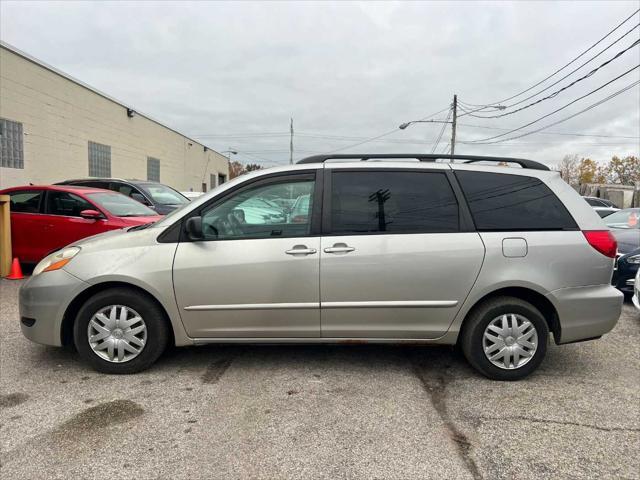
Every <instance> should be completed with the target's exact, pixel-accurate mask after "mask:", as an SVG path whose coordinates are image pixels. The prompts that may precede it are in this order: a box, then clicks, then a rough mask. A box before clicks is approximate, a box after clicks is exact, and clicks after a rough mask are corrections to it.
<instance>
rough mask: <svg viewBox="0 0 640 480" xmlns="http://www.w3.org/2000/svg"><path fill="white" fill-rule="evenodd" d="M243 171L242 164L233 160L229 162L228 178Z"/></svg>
mask: <svg viewBox="0 0 640 480" xmlns="http://www.w3.org/2000/svg"><path fill="white" fill-rule="evenodd" d="M243 173H245V169H244V165H243V164H241V163H240V162H238V161H237V160H234V161H233V162H229V179H232V178H236V177H239V176H240V175H242V174H243Z"/></svg>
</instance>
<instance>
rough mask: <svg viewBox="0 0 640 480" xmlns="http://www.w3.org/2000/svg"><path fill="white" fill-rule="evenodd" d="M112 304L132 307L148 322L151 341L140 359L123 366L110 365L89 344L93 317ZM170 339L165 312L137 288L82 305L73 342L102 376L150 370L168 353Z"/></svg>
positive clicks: (105, 294) (113, 292)
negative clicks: (165, 351) (88, 333)
mask: <svg viewBox="0 0 640 480" xmlns="http://www.w3.org/2000/svg"><path fill="white" fill-rule="evenodd" d="M109 305H124V306H126V307H129V308H132V309H133V310H135V311H136V312H138V313H139V314H140V316H141V317H142V318H143V319H144V322H145V324H146V327H147V340H146V343H145V345H144V347H143V349H142V351H141V352H140V353H139V354H138V356H137V357H135V358H132V359H131V360H129V361H126V362H123V363H114V362H109V361H108V360H105V359H103V358H101V357H100V356H98V355H97V354H96V353H95V352H94V351H93V350H92V349H91V345H90V344H89V339H88V336H87V329H88V326H89V321H90V320H91V317H92V316H93V315H94V314H95V313H96V312H98V311H99V310H100V309H101V308H104V307H108V306H109ZM168 339H169V327H168V321H167V319H166V317H165V314H164V312H163V310H162V309H161V308H160V306H158V304H157V303H156V302H155V301H154V300H153V299H152V298H150V297H149V296H147V295H146V294H144V293H141V292H139V291H136V290H134V289H128V288H121V287H118V288H110V289H108V290H104V291H102V292H98V293H96V294H95V295H93V296H92V297H90V298H89V299H88V300H87V301H86V302H85V303H84V305H83V306H82V308H81V309H80V311H79V312H78V315H77V316H76V321H75V323H74V326H73V340H74V343H75V346H76V348H77V350H78V353H79V354H80V356H81V357H82V358H83V359H84V360H86V361H87V362H88V363H89V364H90V365H91V366H92V367H93V368H94V369H95V370H97V371H99V372H102V373H116V374H129V373H137V372H141V371H143V370H146V369H147V368H149V367H150V366H151V365H152V364H153V363H154V362H155V361H156V360H157V359H158V358H159V357H160V355H162V352H164V350H165V348H166V346H167V341H168Z"/></svg>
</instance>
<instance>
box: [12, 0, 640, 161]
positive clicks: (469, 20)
mask: <svg viewBox="0 0 640 480" xmlns="http://www.w3.org/2000/svg"><path fill="white" fill-rule="evenodd" d="M638 6H639V2H638V1H620V2H615V1H603V2H582V3H580V2H566V3H560V2H531V3H527V2H521V1H516V2H490V3H480V2H473V3H465V2H424V3H418V2H411V3H405V2H386V3H383V2H376V3H369V2H352V3H349V2H341V3H312V2H298V3H288V2H283V3H277V2H255V3H252V2H238V3H231V2H229V3H223V2H215V3H214V2H211V3H206V2H197V3H171V2H151V1H147V2H139V3H127V2H118V3H116V2H112V3H109V2H106V3H101V2H86V3H79V2H66V3H45V2H38V3H36V2H22V1H21V2H11V1H7V0H3V1H2V2H1V3H0V37H1V38H2V40H3V41H5V42H8V43H10V44H12V45H13V46H15V47H17V48H19V49H21V50H23V51H25V52H27V53H29V54H31V55H32V56H34V57H36V58H38V59H40V60H42V61H44V62H46V63H49V64H51V65H53V66H55V67H57V68H58V69H60V70H62V71H64V72H66V73H68V74H70V75H72V76H74V77H76V78H78V79H80V80H82V81H83V82H85V83H88V84H89V85H91V86H93V87H95V88H97V89H99V90H101V91H103V92H105V93H107V94H109V95H111V96H112V97H115V98H117V99H119V100H121V101H122V102H124V103H126V104H130V105H131V106H132V107H133V108H134V109H136V110H138V111H140V112H143V113H146V114H148V115H150V116H152V117H154V118H157V119H158V120H160V121H162V122H163V123H165V124H167V125H169V126H171V127H173V128H176V129H177V130H180V131H181V132H183V133H185V134H187V135H189V136H192V137H194V138H196V139H198V140H200V141H202V142H203V143H205V144H207V145H209V146H211V147H212V148H214V149H216V150H218V151H222V150H227V149H228V148H229V147H231V148H232V149H235V150H238V152H239V153H240V154H239V155H238V157H237V158H238V159H239V160H241V161H243V162H245V163H247V162H253V161H257V162H258V163H262V164H264V165H274V164H282V163H287V162H288V161H289V154H288V149H289V138H288V134H287V132H288V130H289V118H290V117H293V118H294V127H295V131H296V135H295V137H294V149H295V153H294V159H299V158H302V157H304V156H306V155H311V154H314V153H323V152H328V151H334V150H338V149H339V150H340V152H341V153H349V152H355V153H361V152H412V153H413V152H430V151H431V149H432V147H433V142H434V140H435V139H436V137H437V136H438V134H439V131H440V129H441V126H442V125H441V124H415V125H412V126H411V127H409V128H407V129H406V130H396V131H395V132H393V133H391V134H389V135H386V136H384V137H382V138H380V139H378V140H376V141H372V142H368V143H364V144H362V145H356V146H354V147H351V148H346V147H349V146H350V145H353V144H355V143H358V142H359V141H362V140H364V139H367V138H371V137H374V136H378V135H381V134H384V133H386V132H391V131H392V130H394V129H397V126H398V125H399V124H401V123H403V122H407V121H410V120H415V119H420V118H424V117H427V116H429V115H430V114H433V113H435V112H437V111H439V110H442V109H446V108H447V107H448V106H449V104H450V103H451V101H452V97H453V94H454V93H457V94H458V97H459V99H460V100H461V101H463V102H467V103H472V104H487V103H490V102H496V101H500V100H503V99H505V98H507V97H510V96H512V95H514V94H517V93H519V92H521V91H522V90H525V89H527V88H529V87H531V86H532V85H534V84H536V83H537V82H538V81H540V80H542V79H544V78H545V77H546V76H547V75H549V74H551V73H553V72H554V71H555V70H556V69H558V68H560V67H562V66H563V65H565V64H566V63H567V62H569V61H570V60H572V59H573V58H574V57H576V56H577V55H579V54H580V53H581V52H583V51H584V50H585V49H587V48H588V47H590V46H591V45H592V44H593V43H595V42H596V41H597V40H599V39H600V38H601V37H602V36H604V35H605V34H606V33H608V32H609V31H610V30H611V29H613V28H614V27H615V26H616V25H617V24H618V23H620V22H621V21H622V20H623V19H624V18H626V17H628V16H629V15H631V14H632V13H633V11H634V10H636V9H637V8H638ZM638 23H640V15H639V14H636V15H635V16H634V17H633V18H631V19H630V20H629V21H628V22H627V23H626V24H625V25H623V26H622V27H621V28H620V29H619V30H617V31H616V32H615V33H614V34H612V35H611V36H610V37H609V38H607V39H606V40H605V41H604V42H603V43H601V44H600V45H598V46H597V47H596V48H594V49H593V50H592V51H590V52H589V53H588V54H586V55H585V56H584V57H582V58H581V59H580V60H578V61H577V62H576V63H574V64H573V65H571V66H570V68H567V69H565V70H563V71H562V72H561V74H559V75H556V76H555V77H553V78H552V79H551V80H549V81H548V82H546V83H543V84H542V85H541V86H540V87H537V88H536V89H533V90H531V91H530V92H528V93H527V95H522V96H519V97H517V98H515V99H513V100H510V101H507V102H504V103H505V104H506V105H510V104H511V103H515V102H518V101H520V100H522V99H523V98H525V97H526V96H528V95H530V94H531V93H536V92H537V91H538V90H539V89H542V88H544V87H546V86H547V85H549V84H550V83H553V82H554V81H556V80H558V79H559V78H561V77H562V76H563V75H564V74H566V73H569V72H570V71H571V70H572V69H573V68H575V67H577V66H579V65H580V64H581V63H582V62H583V61H585V60H588V59H589V58H591V56H593V55H594V54H596V53H598V52H599V51H600V50H601V49H603V48H604V47H606V46H608V45H609V44H610V43H611V42H613V41H614V40H616V39H617V38H618V37H619V36H621V35H622V34H623V33H625V32H627V31H628V30H630V29H631V28H632V27H633V26H634V25H637V24H638ZM639 36H640V34H639V29H637V28H636V29H635V30H634V31H632V32H631V33H630V34H629V35H627V36H626V37H625V38H624V39H623V40H621V41H620V42H618V43H617V44H616V45H614V46H612V47H611V48H610V49H608V50H607V51H605V52H604V53H603V54H602V55H600V56H599V57H598V58H596V59H595V60H594V61H592V62H590V63H588V64H587V65H586V66H584V67H582V68H581V69H580V70H578V72H576V73H575V74H573V75H571V76H570V77H569V78H567V79H566V80H564V81H562V82H560V83H558V85H556V86H555V87H552V88H550V89H548V90H547V91H545V92H544V94H542V95H539V96H537V97H534V98H533V99H531V100H530V101H527V102H524V103H522V104H521V105H519V106H518V107H520V106H524V105H526V104H527V103H529V102H531V101H534V100H536V99H538V98H541V97H543V96H544V95H547V94H549V93H553V92H554V91H555V90H557V89H558V88H561V87H563V86H565V85H566V84H568V83H570V82H571V81H572V80H574V79H576V78H578V77H580V76H581V75H583V74H585V73H587V72H588V71H589V70H590V69H591V68H594V67H596V66H598V65H600V64H601V63H603V62H604V61H606V60H608V59H609V58H611V57H613V56H614V55H615V54H616V53H617V52H618V51H621V50H623V49H625V48H627V47H628V46H629V45H631V44H632V43H633V42H634V41H635V40H637V39H638V38H639ZM639 63H640V46H636V47H634V48H633V49H631V50H629V51H628V52H627V53H625V54H624V55H622V56H621V57H620V58H618V59H617V60H615V61H613V62H612V63H611V64H610V65H608V66H606V67H604V68H603V69H602V70H600V71H598V72H596V73H595V74H594V75H592V76H591V77H590V78H588V79H587V80H585V81H582V82H580V83H579V84H577V85H576V86H574V87H572V88H570V89H568V90H567V91H565V92H562V93H561V94H559V95H558V96H557V97H556V98H553V99H550V100H547V101H544V102H541V103H540V104H539V105H536V106H534V107H531V108H528V109H526V110H524V111H522V112H518V113H515V114H513V115H508V116H506V117H504V118H499V119H482V118H473V117H471V116H465V117H462V118H460V119H459V128H458V134H457V137H458V139H459V140H461V141H465V140H466V141H468V140H474V139H482V138H487V137H492V136H495V135H499V134H501V133H505V132H506V130H496V129H489V128H478V127H477V126H480V127H493V128H505V129H510V128H517V127H520V126H522V125H525V124H526V123H528V122H531V121H533V120H536V119H537V118H539V117H541V116H543V115H545V114H547V113H549V112H552V111H553V110H555V109H557V108H559V107H561V106H563V105H565V104H567V103H568V102H570V101H572V100H574V99H576V98H578V97H580V96H581V95H584V94H586V93H588V92H589V91H591V90H593V89H595V88H597V87H599V86H600V85H602V84H604V83H606V82H608V81H609V80H611V79H613V78H614V77H616V76H617V75H620V74H621V73H623V72H625V71H627V70H629V69H630V68H632V67H634V66H635V65H638V64H639ZM638 79H640V73H639V71H638V69H636V70H634V71H632V72H631V73H630V74H628V75H626V76H624V77H623V78H621V79H619V80H617V81H615V82H613V83H612V84H611V85H609V86H607V87H605V88H604V89H602V90H600V91H599V92H597V93H595V94H593V95H591V96H589V97H587V98H585V99H584V100H581V101H579V102H577V103H575V104H574V105H572V106H570V107H568V108H566V109H564V110H562V111H560V112H558V113H556V114H554V115H551V116H550V117H548V118H546V119H544V120H541V121H539V122H537V123H535V124H533V125H532V126H531V127H529V129H534V128H536V127H541V126H544V125H548V124H550V123H553V122H555V121H557V120H560V119H562V118H565V117H568V116H570V115H572V114H573V113H576V112H578V111H580V110H582V109H584V108H585V107H587V106H589V105H591V104H593V103H594V102H597V101H598V100H600V99H603V98H605V97H607V96H608V95H610V94H612V93H614V92H616V91H618V90H620V89H621V88H623V87H625V86H627V85H629V84H631V83H632V82H634V81H637V80H638ZM518 107H511V108H509V109H507V110H505V111H504V113H506V112H509V111H513V110H515V109H516V108H518ZM462 113H464V112H460V114H462ZM477 114H480V113H477ZM482 114H483V115H492V113H482ZM446 115H447V112H446V111H445V112H443V113H442V114H440V115H437V116H435V117H434V118H436V119H445V117H446ZM446 127H447V128H446V130H445V131H444V133H443V137H442V142H441V143H440V144H439V145H438V147H437V152H440V151H443V150H444V149H445V148H446V144H445V142H448V141H449V139H450V134H451V130H450V127H449V126H446ZM523 131H526V130H521V131H518V132H517V133H522V132H523ZM548 131H549V132H564V133H580V134H594V135H615V136H627V137H633V138H610V137H606V138H605V137H584V136H583V137H580V136H568V135H556V134H534V135H530V136H526V137H523V138H520V139H517V140H511V141H506V142H503V143H498V144H494V145H485V146H483V145H464V144H459V145H457V147H456V152H457V153H468V154H498V155H504V156H519V157H529V158H533V159H538V160H541V161H544V162H546V163H550V164H555V163H557V162H558V161H559V160H560V159H561V158H562V156H563V155H564V154H574V153H575V154H578V155H580V156H588V157H591V158H595V159H597V160H599V161H604V160H606V159H608V158H610V157H611V156H612V155H614V154H615V155H619V156H623V155H628V154H634V155H638V152H639V150H640V145H639V140H638V136H639V135H640V87H638V86H635V87H633V88H632V89H631V90H629V91H627V92H625V93H622V94H620V95H618V96H617V97H615V98H614V99H612V100H611V101H608V102H607V103H604V104H603V105H601V106H599V107H596V108H594V109H592V110H590V111H588V112H586V113H583V114H581V115H578V116H576V117H575V118H573V119H570V120H568V121H566V122H564V123H562V124H559V125H557V126H554V127H552V128H549V129H548ZM512 135H515V134H512ZM512 135H508V136H506V137H500V139H503V138H508V137H509V136H512ZM335 137H347V138H335ZM410 142H414V143H410Z"/></svg>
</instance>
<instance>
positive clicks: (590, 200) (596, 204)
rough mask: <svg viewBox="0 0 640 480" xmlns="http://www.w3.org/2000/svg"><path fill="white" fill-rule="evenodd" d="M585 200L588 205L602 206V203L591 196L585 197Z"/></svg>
mask: <svg viewBox="0 0 640 480" xmlns="http://www.w3.org/2000/svg"><path fill="white" fill-rule="evenodd" d="M585 200H586V201H587V203H588V204H589V205H591V206H592V207H604V204H603V203H602V202H600V201H598V200H595V199H593V198H585Z"/></svg>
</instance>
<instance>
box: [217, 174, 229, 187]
mask: <svg viewBox="0 0 640 480" xmlns="http://www.w3.org/2000/svg"><path fill="white" fill-rule="evenodd" d="M226 181H227V176H226V175H223V174H222V173H219V174H218V185H222V184H223V183H224V182H226Z"/></svg>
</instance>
